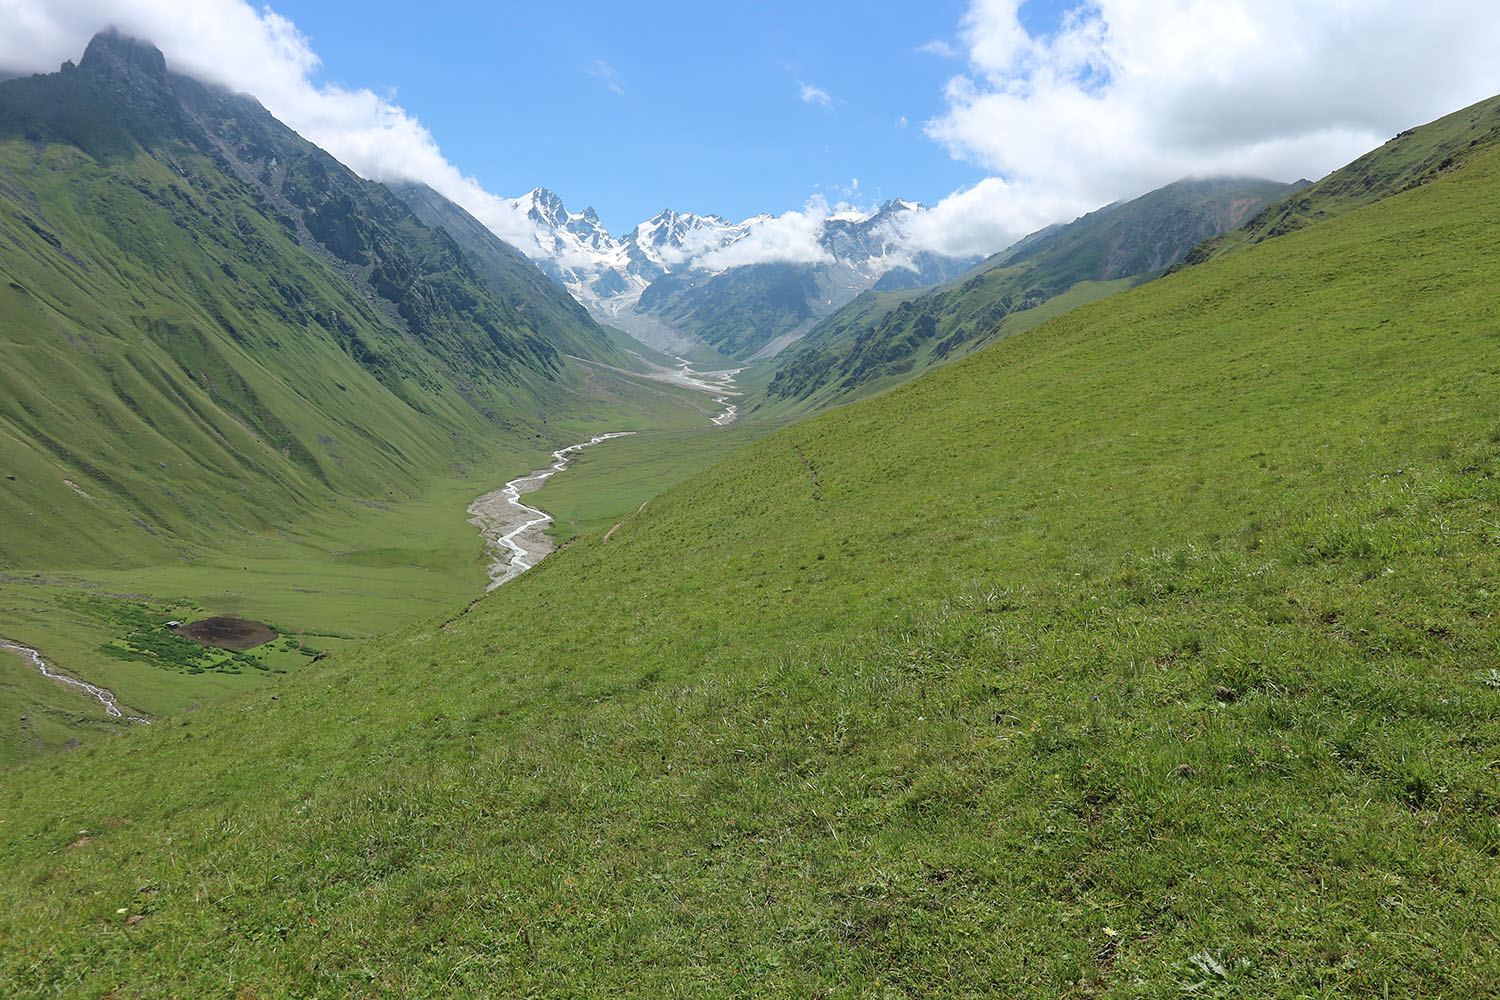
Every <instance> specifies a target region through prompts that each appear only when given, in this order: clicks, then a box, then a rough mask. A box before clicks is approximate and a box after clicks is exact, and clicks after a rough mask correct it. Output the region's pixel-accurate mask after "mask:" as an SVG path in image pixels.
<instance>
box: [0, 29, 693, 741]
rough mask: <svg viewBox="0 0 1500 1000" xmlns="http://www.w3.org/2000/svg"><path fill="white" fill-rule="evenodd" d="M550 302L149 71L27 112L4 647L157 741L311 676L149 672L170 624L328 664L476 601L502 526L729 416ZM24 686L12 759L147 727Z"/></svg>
mask: <svg viewBox="0 0 1500 1000" xmlns="http://www.w3.org/2000/svg"><path fill="white" fill-rule="evenodd" d="M533 270H534V269H533ZM538 277H539V276H536V275H534V274H533V273H532V271H527V270H518V271H517V272H516V274H515V282H514V283H511V282H510V281H509V280H508V278H507V276H506V275H505V274H504V273H502V272H500V271H499V270H486V269H485V268H484V267H481V266H480V265H478V264H475V263H473V262H472V261H471V258H470V257H469V255H468V254H466V253H465V251H464V249H463V248H462V247H461V246H460V245H459V244H458V243H457V242H455V240H454V239H453V238H452V237H450V236H449V235H448V234H447V233H446V232H445V231H443V230H440V229H434V228H429V227H428V226H425V225H423V224H422V223H421V222H420V221H419V220H418V219H417V217H416V216H415V215H413V214H412V212H411V211H410V210H409V209H408V208H407V207H406V206H405V205H404V204H403V203H402V202H400V201H399V200H397V199H396V198H395V197H394V196H392V195H391V194H390V192H389V191H387V190H386V189H385V188H384V187H382V186H381V185H378V184H374V183H370V182H367V181H364V180H361V179H360V178H359V177H357V176H356V175H354V174H353V173H351V172H350V171H348V170H347V169H345V168H344V167H342V166H341V165H339V164H338V163H337V162H336V161H334V160H333V159H331V158H330V157H329V156H327V154H325V153H323V152H322V151H320V150H318V149H317V148H316V147H314V146H312V145H310V144H308V143H307V142H305V141H303V140H302V139H301V138H299V137H298V136H297V135H296V134H295V133H294V132H292V131H291V130H290V129H288V128H286V127H285V126H283V125H281V124H280V123H279V122H277V121H276V120H275V119H273V118H272V117H271V116H270V115H269V114H267V113H266V112H265V110H264V109H262V108H261V107H260V106H259V105H258V104H256V103H255V102H254V101H253V100H251V99H250V98H248V97H244V96H235V95H231V94H228V93H226V92H223V91H219V90H214V89H211V88H207V87H204V86H202V85H200V84H198V83H196V82H194V81H193V80H190V79H188V78H185V77H181V76H177V75H174V74H171V73H169V72H167V70H166V68H165V64H164V62H163V59H162V56H161V54H160V53H159V52H157V51H156V50H155V49H154V48H152V47H150V46H149V45H145V44H142V43H138V42H134V41H131V40H128V39H125V38H122V37H120V36H118V35H102V36H100V37H98V38H96V39H95V40H94V42H93V43H92V44H91V45H90V46H89V48H88V51H87V53H86V54H85V56H84V58H83V59H82V60H81V62H80V64H79V65H78V66H76V67H74V66H71V65H68V66H65V67H64V70H63V71H62V72H60V73H56V74H50V75H46V76H36V77H30V78H24V79H15V80H11V81H9V82H6V83H3V84H0V476H3V478H0V525H4V526H5V530H3V531H0V637H4V638H6V639H10V640H15V641H16V642H20V643H24V644H27V645H30V646H32V647H35V648H37V649H40V650H42V651H43V652H44V654H45V655H46V656H48V657H49V658H50V659H51V660H52V662H53V663H54V665H55V666H59V667H61V668H62V669H64V670H68V671H71V672H73V673H74V674H75V675H78V676H81V677H83V678H84V679H86V680H89V681H91V682H92V683H95V684H98V685H102V686H104V687H107V688H109V689H110V690H111V691H113V692H114V693H115V694H116V695H117V696H118V698H119V701H120V703H121V704H122V705H125V706H128V707H129V708H130V709H131V710H132V711H134V712H136V713H145V714H155V713H159V712H170V711H175V710H180V709H183V708H186V707H189V706H191V705H194V704H200V703H205V702H208V701H212V700H214V699H215V698H217V697H221V696H223V695H224V694H226V693H228V692H231V691H235V690H242V689H243V688H244V687H246V686H249V685H251V683H252V682H253V680H254V671H256V670H260V669H265V670H272V669H273V668H274V669H289V664H293V663H300V662H302V660H301V659H300V657H299V656H298V655H295V654H288V656H287V657H283V658H281V660H278V661H277V662H276V663H275V664H274V665H273V664H268V663H257V664H255V665H254V666H253V667H247V669H246V670H244V671H242V670H241V669H240V667H241V666H244V665H245V664H242V663H240V662H238V661H236V662H233V663H228V664H224V665H223V666H224V667H225V669H224V670H223V671H221V672H219V673H216V674H213V676H210V672H204V671H202V670H201V669H200V665H199V664H197V663H192V662H189V661H188V659H186V658H185V654H183V651H182V649H181V648H178V649H176V650H175V651H174V650H166V651H162V650H147V651H144V652H143V651H142V650H140V649H136V650H134V651H133V652H132V651H130V650H122V648H121V643H122V642H126V643H127V645H128V641H127V638H126V637H127V636H128V635H131V634H136V633H137V632H138V630H139V627H140V626H141V624H142V622H145V621H147V620H152V621H154V623H155V626H156V627H157V632H158V633H161V632H162V627H161V623H162V622H165V621H168V620H173V619H178V618H185V617H186V616H188V615H193V616H207V615H210V614H231V613H232V614H243V615H246V616H249V617H253V618H256V619H264V620H267V621H269V622H271V623H273V624H274V625H275V626H277V628H278V629H280V630H281V631H282V634H283V635H284V636H286V639H285V640H283V641H284V642H285V643H290V644H291V646H293V647H296V648H297V649H298V650H300V651H303V652H306V651H307V650H309V649H310V650H312V651H317V650H321V649H325V648H328V647H330V646H332V645H336V644H337V643H339V642H346V641H352V640H354V639H356V638H360V637H365V636H369V635H373V634H375V633H377V632H378V631H381V630H383V629H386V628H390V627H393V626H394V625H396V624H400V623H404V622H409V621H412V620H414V619H416V618H418V617H421V616H422V615H425V614H430V613H433V611H434V609H435V608H447V607H451V606H453V605H455V604H459V605H461V604H463V603H466V602H467V601H468V600H470V599H472V597H473V596H474V595H475V594H477V593H479V592H481V591H482V588H483V585H484V582H485V572H484V566H485V558H484V547H483V543H482V542H481V539H480V537H479V535H478V533H477V532H476V530H475V529H474V527H472V526H471V525H470V524H468V523H466V520H465V519H466V517H467V515H466V513H465V507H466V506H467V505H468V504H469V503H470V502H472V501H473V500H474V498H475V497H477V496H478V495H480V494H482V493H487V492H490V491H492V490H495V489H497V488H498V487H500V486H501V485H502V484H503V483H504V482H505V481H506V480H507V479H509V478H511V477H512V476H516V475H519V474H522V473H524V472H526V471H528V470H530V469H534V468H537V467H538V466H540V465H542V464H544V460H545V458H546V455H547V454H548V453H549V452H550V451H551V450H552V449H554V448H558V447H563V446H566V445H570V444H572V443H574V442H576V441H579V440H583V439H587V438H588V437H589V436H590V435H591V434H593V433H597V432H599V431H619V430H639V429H646V428H652V427H660V426H669V427H681V426H689V425H692V424H705V425H706V424H707V422H708V419H709V416H710V415H711V414H712V413H715V412H717V411H718V409H719V407H717V406H716V405H715V404H713V403H712V402H711V401H710V400H709V399H708V398H707V397H704V396H703V395H702V394H699V393H692V392H689V391H686V390H680V389H675V388H672V387H669V386H663V385H660V384H651V383H646V382H643V381H641V380H635V381H630V380H623V379H619V378H615V377H614V376H613V375H612V374H611V372H610V370H609V369H607V368H604V367H603V366H600V365H595V366H593V367H591V368H585V367H583V366H581V365H580V364H578V363H575V362H573V361H571V360H569V359H568V358H567V357H566V356H565V354H564V353H563V352H565V351H567V352H580V353H586V354H588V355H591V356H595V357H598V358H602V359H605V360H606V361H608V360H610V359H615V358H621V357H624V355H623V354H622V352H621V351H620V350H618V349H617V348H615V347H613V346H611V345H610V344H609V343H608V342H607V341H605V340H604V339H603V335H602V331H600V330H599V329H598V328H597V327H596V326H594V325H593V324H592V323H590V322H587V320H586V318H585V319H583V320H578V321H575V319H574V318H573V317H572V314H571V313H570V309H571V308H572V307H570V306H569V305H568V303H567V300H566V296H562V295H561V294H560V293H556V292H554V291H553V290H552V289H551V287H550V285H548V284H546V283H545V281H544V280H543V281H542V282H541V283H540V284H538V283H537V281H536V280H535V279H536V278H538ZM303 633H306V634H307V635H308V636H309V638H308V639H307V642H306V643H305V644H304V643H303V642H301V641H300V640H299V639H298V638H297V635H301V634H303ZM160 637H161V636H158V638H160ZM142 641H145V640H144V639H143V640H142ZM164 641H170V640H164ZM184 642H186V640H184ZM179 646H180V644H179ZM158 653H162V655H160V656H158V655H157V654H158ZM168 654H170V655H168ZM178 654H183V655H181V656H179V655H178ZM278 655H279V654H278ZM307 655H308V656H309V657H310V656H311V655H312V653H311V652H308V654H307ZM0 657H3V667H0V712H3V713H4V716H5V717H6V718H12V719H14V718H20V719H23V720H26V721H25V723H24V724H22V725H21V726H19V727H12V728H7V729H6V730H5V731H4V732H3V733H0V761H4V760H7V759H11V758H13V757H15V756H26V755H29V754H31V753H35V752H40V751H44V750H46V749H47V748H49V747H53V748H55V747H56V746H58V745H61V744H62V743H64V742H66V741H69V740H72V739H75V738H78V737H87V736H89V735H90V734H91V733H93V732H94V730H96V729H103V730H105V731H107V730H108V729H109V728H111V727H112V726H115V725H118V724H120V723H119V720H115V719H105V718H103V717H102V716H103V713H102V711H101V709H100V706H99V704H98V703H97V702H95V701H93V699H91V698H89V697H88V696H87V695H85V694H82V693H80V692H79V691H78V690H77V689H70V688H65V687H62V686H61V685H57V684H52V683H50V682H43V681H41V680H40V675H39V674H37V673H36V672H35V670H34V668H32V667H31V666H30V665H29V664H27V663H25V662H23V661H20V660H17V661H15V662H14V663H13V662H12V659H13V658H12V657H11V656H10V654H8V653H6V654H0ZM282 661H285V662H282ZM42 722H45V723H46V724H45V725H41V724H40V723H42ZM74 727H79V731H78V732H68V730H69V729H70V728H74ZM32 730H34V731H35V734H34V735H35V737H36V738H35V739H32V738H31V736H30V735H28V732H30V731H32ZM63 733H66V734H67V735H65V736H63V738H62V739H54V738H53V737H54V736H56V735H58V734H63Z"/></svg>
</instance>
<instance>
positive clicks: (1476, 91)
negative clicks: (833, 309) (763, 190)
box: [923, 0, 1500, 253]
mask: <svg viewBox="0 0 1500 1000" xmlns="http://www.w3.org/2000/svg"><path fill="white" fill-rule="evenodd" d="M1021 4H1022V0H973V2H972V3H971V6H970V8H969V10H968V12H967V14H966V16H965V18H964V21H963V25H962V38H963V42H964V45H965V47H966V49H967V56H968V60H969V72H967V73H965V74H964V75H962V76H958V77H955V78H954V79H953V80H951V81H950V82H949V84H948V86H947V90H946V94H945V98H946V104H947V110H946V111H945V113H943V114H942V115H940V116H939V117H937V118H936V119H934V120H933V121H930V122H929V123H928V124H927V132H928V135H930V136H931V137H932V138H933V139H934V140H936V141H937V142H939V143H941V144H942V145H943V146H945V147H946V148H947V149H948V150H949V152H950V153H951V154H952V155H954V156H955V157H958V158H961V159H965V160H969V161H972V162H974V163H977V164H979V165H981V166H983V167H985V168H986V169H988V170H990V171H993V172H994V174H995V176H993V177H991V178H988V179H986V180H984V181H981V182H980V183H978V184H976V185H974V186H972V187H969V188H967V189H965V190H963V191H960V192H957V193H955V194H954V195H952V196H951V197H950V198H948V199H946V200H945V201H944V202H942V203H941V204H939V205H938V206H937V208H936V209H934V211H933V213H932V216H931V218H930V220H929V222H930V225H928V226H927V230H928V231H926V232H925V233H924V234H923V235H924V236H925V238H927V239H928V240H930V241H931V242H930V244H929V245H930V248H932V249H938V250H942V251H946V252H975V253H979V252H985V251H987V250H996V249H999V248H1001V247H1003V246H1005V245H1006V244H1007V243H1009V242H1011V241H1013V240H1014V239H1016V238H1018V237H1020V236H1022V235H1024V234H1025V233H1026V232H1028V231H1032V230H1034V229H1035V228H1038V224H1042V223H1046V222H1054V221H1066V220H1067V219H1070V218H1072V217H1075V216H1076V215H1078V214H1080V213H1082V212H1085V211H1089V210H1092V209H1094V208H1097V207H1098V206H1100V205H1103V204H1106V203H1109V202H1112V201H1116V200H1118V199H1121V198H1128V197H1133V196H1136V195H1139V194H1142V193H1144V192H1146V191H1148V190H1150V189H1152V188H1155V187H1159V186H1161V185H1163V184H1167V183H1170V182H1171V181H1173V180H1177V179H1179V178H1181V177H1184V176H1189V175H1199V176H1202V175H1216V174H1217V175H1253V176H1262V177H1272V178H1277V179H1281V180H1294V179H1296V178H1298V177H1302V176H1307V177H1311V178H1316V177H1319V176H1321V175H1323V174H1324V173H1327V172H1328V171H1329V170H1332V169H1334V168H1336V167H1338V166H1340V165H1342V164H1343V163H1346V162H1348V161H1349V160H1351V159H1353V158H1354V157H1355V156H1358V155H1359V154H1360V153H1363V152H1364V151H1366V150H1368V149H1370V148H1372V147H1374V146H1377V145H1379V144H1380V143H1381V142H1383V141H1384V140H1385V139H1387V138H1389V137H1390V136H1391V135H1392V134H1394V133H1395V132H1398V131H1400V130H1402V129H1404V128H1408V127H1410V126H1412V125H1415V124H1419V123H1421V122H1425V121H1429V120H1431V119H1433V118H1436V117H1439V116H1441V115H1443V114H1445V113H1447V112H1449V111H1454V110H1457V109H1458V108H1460V107H1464V106H1466V105H1468V104H1470V103H1473V102H1474V101H1477V100H1481V99H1483V98H1484V97H1487V96H1489V95H1491V94H1494V93H1495V92H1496V91H1500V61H1497V60H1496V59H1495V53H1496V52H1497V51H1500V18H1496V17H1495V16H1494V11H1493V9H1491V7H1490V4H1489V2H1488V0H1430V2H1427V3H1422V4H1413V3H1410V2H1409V0H1326V2H1320V3H1308V2H1306V0H1091V2H1087V3H1080V4H1078V5H1076V6H1075V7H1073V8H1072V9H1071V10H1069V11H1068V12H1066V13H1065V14H1064V16H1063V18H1062V20H1061V23H1060V25H1059V27H1058V28H1057V29H1056V30H1055V31H1054V32H1052V33H1050V34H1045V35H1038V34H1034V33H1032V32H1030V31H1028V30H1027V29H1026V27H1025V26H1024V25H1023V24H1022V22H1021V19H1020V17H1019V16H1018V11H1019V8H1020V6H1021Z"/></svg>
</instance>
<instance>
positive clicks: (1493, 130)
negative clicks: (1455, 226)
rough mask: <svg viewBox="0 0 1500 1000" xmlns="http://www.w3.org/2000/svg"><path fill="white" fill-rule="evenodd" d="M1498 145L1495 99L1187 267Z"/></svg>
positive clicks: (1377, 155) (1328, 181) (1286, 207)
mask: <svg viewBox="0 0 1500 1000" xmlns="http://www.w3.org/2000/svg"><path fill="white" fill-rule="evenodd" d="M1496 141H1500V98H1494V97H1491V98H1487V99H1485V100H1483V101H1479V102H1477V103H1475V104H1473V105H1470V106H1469V107H1467V108H1464V109H1463V110H1461V111H1455V112H1454V113H1453V114H1451V115H1445V116H1444V117H1442V118H1439V119H1438V120H1437V121H1434V122H1429V123H1428V124H1426V125H1422V126H1420V127H1418V128H1412V129H1407V130H1406V131H1405V132H1402V133H1401V134H1400V135H1397V136H1395V137H1394V138H1392V139H1391V140H1390V141H1389V142H1387V143H1386V144H1385V145H1383V146H1381V147H1380V148H1379V149H1372V150H1371V151H1370V152H1368V153H1366V154H1365V155H1364V156H1361V157H1360V158H1359V159H1357V160H1355V161H1354V162H1352V163H1350V164H1348V165H1347V166H1344V167H1340V168H1339V169H1338V170H1335V171H1334V172H1333V173H1331V174H1329V175H1328V176H1327V177H1325V178H1323V179H1322V180H1320V181H1318V182H1317V183H1316V184H1312V185H1310V186H1308V187H1306V188H1305V189H1303V190H1301V191H1298V192H1297V193H1296V194H1295V195H1293V196H1291V197H1288V198H1286V199H1285V200H1283V201H1279V202H1277V203H1276V204H1274V205H1270V206H1268V207H1267V208H1265V209H1264V210H1263V211H1261V212H1259V213H1258V214H1257V215H1256V216H1255V217H1254V218H1252V219H1250V220H1249V221H1248V222H1246V223H1245V225H1244V226H1243V227H1241V228H1239V229H1237V230H1234V231H1232V232H1228V233H1225V234H1224V235H1222V236H1218V237H1215V238H1213V239H1209V240H1206V241H1204V243H1203V244H1202V245H1201V246H1198V247H1195V248H1194V249H1193V252H1192V253H1190V254H1188V255H1187V257H1186V259H1185V260H1184V261H1183V265H1184V266H1189V265H1192V264H1200V263H1202V262H1203V261H1205V260H1211V259H1213V258H1214V257H1217V256H1220V255H1221V254H1225V253H1228V252H1230V251H1232V250H1236V249H1239V248H1240V247H1243V246H1246V245H1248V244H1253V243H1260V242H1262V241H1263V240H1267V239H1271V238H1272V237H1275V236H1281V235H1284V234H1286V233H1289V232H1294V231H1296V230H1298V229H1302V228H1304V227H1306V226H1310V225H1312V224H1314V223H1316V222H1320V221H1323V220H1325V219H1330V218H1332V217H1334V216H1336V215H1339V214H1342V213H1343V212H1347V211H1349V210H1351V209H1354V208H1358V207H1359V206H1361V205H1367V204H1369V203H1370V202H1372V201H1377V200H1379V199H1381V198H1385V197H1389V196H1390V195H1392V194H1396V193H1397V192H1399V191H1404V190H1407V189H1409V188H1412V187H1416V186H1419V185H1421V184H1426V183H1428V182H1430V181H1432V180H1433V179H1435V178H1437V177H1440V176H1442V175H1443V174H1444V173H1447V172H1449V171H1452V170H1454V169H1457V168H1458V167H1459V166H1461V165H1462V164H1463V163H1464V162H1465V161H1466V160H1467V159H1468V158H1469V157H1470V156H1473V155H1475V153H1476V152H1478V151H1479V150H1482V149H1484V148H1485V147H1487V146H1490V145H1492V144H1494V143H1495V142H1496Z"/></svg>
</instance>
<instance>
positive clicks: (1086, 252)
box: [766, 178, 1291, 404]
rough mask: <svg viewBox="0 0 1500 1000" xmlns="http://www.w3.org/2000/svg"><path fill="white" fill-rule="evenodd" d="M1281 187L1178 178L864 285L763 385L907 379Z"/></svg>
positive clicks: (1132, 271) (1257, 205)
mask: <svg viewBox="0 0 1500 1000" xmlns="http://www.w3.org/2000/svg"><path fill="white" fill-rule="evenodd" d="M1290 189H1291V187H1290V186H1289V185H1285V184H1278V183H1275V182H1272V181H1253V180H1245V179H1235V178H1225V179H1216V180H1186V181H1179V182H1177V183H1175V184H1169V185H1167V186H1166V187H1164V188H1160V189H1158V190H1156V191H1153V192H1151V193H1149V194H1146V195H1143V196H1142V197H1140V198H1137V199H1135V200H1134V201H1130V202H1122V203H1119V204H1115V205H1110V206H1108V207H1106V208H1102V209H1100V210H1098V211H1097V212H1093V213H1090V214H1089V215H1085V216H1083V217H1082V218H1080V219H1078V220H1077V221H1075V222H1073V223H1071V224H1070V225H1067V226H1061V227H1052V228H1050V229H1048V230H1044V231H1042V232H1041V233H1037V234H1034V235H1033V236H1031V237H1028V238H1026V239H1025V240H1022V241H1021V242H1020V243H1018V244H1016V245H1015V246H1014V247H1012V248H1011V249H1009V250H1007V251H1005V252H1003V253H1000V254H996V255H995V256H994V257H992V258H990V259H989V260H988V261H986V262H985V263H984V264H983V265H981V266H980V267H979V268H976V269H975V270H974V271H971V272H970V273H969V274H967V275H965V276H964V277H963V278H961V279H959V280H958V281H956V282H954V283H953V284H951V285H949V286H947V287H943V288H940V289H937V290H934V291H932V292H929V293H925V294H921V295H880V294H878V293H875V292H866V293H864V294H863V295H861V296H860V297H859V298H858V299H856V300H855V301H854V302H852V303H851V304H849V305H848V306H845V307H844V308H843V309H842V310H840V311H839V312H838V313H835V314H834V315H833V316H830V317H829V318H828V319H827V320H825V321H824V322H823V323H821V324H820V325H819V326H818V327H816V328H815V329H814V330H813V331H812V332H811V333H810V334H809V335H808V336H807V337H806V338H804V340H803V342H802V344H800V345H799V347H798V349H797V350H796V351H795V352H794V353H791V354H790V355H789V356H787V357H786V358H784V359H783V360H782V361H781V362H780V363H779V364H778V366H777V368H776V371H775V373H774V374H773V375H772V377H771V381H770V383H769V384H768V386H767V388H766V394H767V396H768V397H769V398H771V399H772V400H781V401H784V402H791V401H797V402H798V403H802V404H806V403H807V402H809V401H816V402H818V403H827V402H830V401H834V400H839V399H848V398H850V397H851V396H852V395H857V394H861V393H865V392H869V391H871V390H872V389H874V388H878V387H881V386H884V385H889V384H891V383H892V382H893V381H897V380H901V379H904V378H908V377H910V376H911V375H912V374H913V373H917V372H921V371H922V370H924V369H926V368H928V367H931V366H932V365H934V364H939V363H941V362H943V361H945V360H947V359H948V358H950V357H955V356H962V355H963V354H965V353H967V352H968V351H971V350H973V349H974V348H975V347H976V346H978V345H980V344H983V343H986V342H988V341H990V340H992V339H994V338H995V336H996V335H997V333H998V332H999V328H1000V325H1001V323H1002V321H1004V320H1005V319H1006V318H1007V317H1009V316H1012V315H1014V314H1017V313H1024V312H1026V311H1028V310H1033V309H1036V308H1037V307H1038V306H1041V305H1042V304H1043V303H1046V302H1048V301H1049V300H1051V299H1054V298H1056V297H1057V296H1060V295H1063V294H1064V293H1066V292H1068V291H1069V290H1070V289H1073V288H1075V287H1079V286H1082V285H1084V284H1085V283H1088V284H1089V285H1090V287H1089V288H1086V289H1085V288H1080V291H1079V295H1078V296H1075V299H1081V298H1084V297H1098V296H1099V295H1104V294H1109V293H1110V292H1113V291H1117V290H1119V289H1120V288H1121V287H1127V286H1128V283H1129V282H1132V281H1138V280H1143V279H1144V278H1146V277H1148V276H1152V275H1155V274H1157V273H1159V272H1160V271H1161V270H1163V269H1164V268H1166V267H1168V266H1169V265H1171V264H1173V263H1175V262H1176V261H1178V260H1180V259H1181V258H1182V256H1183V255H1184V254H1186V253H1187V252H1188V251H1189V250H1191V249H1192V248H1193V247H1194V246H1195V245H1197V244H1198V243H1199V242H1201V241H1202V240H1203V239H1205V238H1207V237H1208V236H1211V235H1214V234H1218V233H1222V232H1225V231H1226V230H1229V229H1233V228H1234V227H1235V226H1237V225H1239V224H1240V223H1241V222H1243V221H1244V220H1245V219H1247V218H1249V217H1250V216H1251V215H1253V214H1255V213H1256V212H1257V211H1259V210H1260V209H1261V208H1262V207H1263V206H1264V205H1266V204H1267V203H1269V202H1270V201H1272V200H1274V199H1276V198H1278V197H1280V196H1282V195H1283V194H1285V193H1286V192H1287V191H1288V190H1290ZM1069 304H1077V302H1076V301H1072V302H1070V303H1069Z"/></svg>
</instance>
